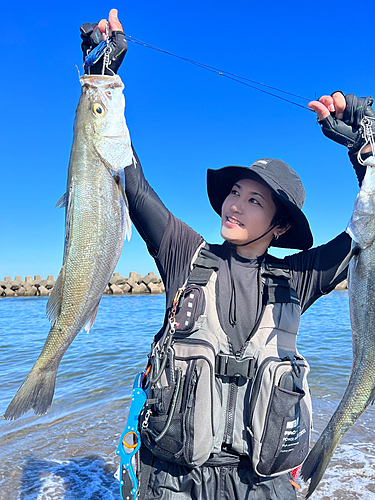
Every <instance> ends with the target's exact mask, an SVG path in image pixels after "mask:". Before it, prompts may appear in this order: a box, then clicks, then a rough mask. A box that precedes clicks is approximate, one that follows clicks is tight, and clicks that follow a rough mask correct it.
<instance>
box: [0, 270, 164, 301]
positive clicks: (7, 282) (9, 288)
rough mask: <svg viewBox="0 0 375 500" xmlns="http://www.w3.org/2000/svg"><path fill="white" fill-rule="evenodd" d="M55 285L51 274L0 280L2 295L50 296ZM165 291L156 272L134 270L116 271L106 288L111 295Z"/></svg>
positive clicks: (0, 293) (7, 277)
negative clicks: (123, 274)
mask: <svg viewBox="0 0 375 500" xmlns="http://www.w3.org/2000/svg"><path fill="white" fill-rule="evenodd" d="M54 286H55V278H54V276H53V275H51V274H50V275H48V276H47V278H46V279H42V278H41V276H40V275H39V274H38V275H36V276H34V278H33V277H32V276H26V277H25V279H24V280H23V279H22V277H21V276H16V277H15V278H14V280H12V279H11V277H10V276H5V277H4V280H3V281H0V297H48V296H49V295H51V292H52V290H53V287H54ZM164 292H165V288H164V284H163V282H162V280H161V279H160V278H159V277H158V276H156V274H154V273H153V272H150V273H148V274H146V276H143V277H142V275H141V274H139V273H136V272H134V271H132V272H130V273H129V277H128V278H125V277H124V276H122V275H121V274H120V273H118V272H116V273H114V274H113V276H112V278H111V279H110V280H109V283H108V285H107V286H106V288H105V290H104V293H105V294H110V295H122V294H128V293H131V294H138V295H139V294H144V293H150V294H158V293H164Z"/></svg>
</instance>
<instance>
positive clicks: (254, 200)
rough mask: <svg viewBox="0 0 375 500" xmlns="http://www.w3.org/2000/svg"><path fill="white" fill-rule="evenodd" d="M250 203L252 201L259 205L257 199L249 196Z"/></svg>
mask: <svg viewBox="0 0 375 500" xmlns="http://www.w3.org/2000/svg"><path fill="white" fill-rule="evenodd" d="M249 201H250V203H253V204H254V205H260V203H259V201H258V200H256V199H255V198H250V200H249Z"/></svg>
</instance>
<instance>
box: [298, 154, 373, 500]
mask: <svg viewBox="0 0 375 500" xmlns="http://www.w3.org/2000/svg"><path fill="white" fill-rule="evenodd" d="M366 163H367V170H366V175H365V178H364V180H363V183H362V186H361V190H360V192H359V194H358V196H357V198H356V201H355V204H354V210H353V215H352V217H351V219H350V222H349V224H348V228H347V232H348V233H349V234H350V236H351V237H352V239H353V243H352V258H351V260H350V264H349V280H348V289H349V308H350V321H351V327H352V344H353V364H352V371H351V375H350V379H349V382H348V386H347V388H346V390H345V393H344V395H343V397H342V399H341V401H340V404H339V406H338V407H337V409H336V411H335V413H334V414H333V416H332V418H331V420H330V421H329V423H328V424H327V426H326V428H325V429H324V431H323V432H322V434H321V436H320V437H319V439H318V441H317V443H316V444H315V446H314V447H313V449H312V450H311V452H310V454H309V455H308V457H307V458H306V460H305V462H304V464H303V466H302V469H301V476H302V478H303V479H304V480H305V481H307V480H309V479H311V482H310V485H309V489H308V493H307V496H306V498H309V497H310V496H311V494H312V493H313V492H314V490H315V488H316V487H317V485H318V484H319V482H320V480H321V478H322V476H323V474H324V472H325V470H326V468H327V466H328V464H329V461H330V460H331V458H332V455H333V453H334V451H335V449H336V447H337V445H338V444H339V443H340V441H341V439H342V438H343V436H344V435H345V434H346V432H347V431H348V430H349V429H350V428H351V427H352V425H353V424H354V423H355V422H356V421H357V420H358V418H359V417H360V416H361V415H362V413H363V412H364V411H365V409H366V408H367V406H368V405H369V404H371V403H373V402H374V398H375V301H374V300H373V294H374V290H375V244H374V240H375V158H374V157H370V158H368V160H366Z"/></svg>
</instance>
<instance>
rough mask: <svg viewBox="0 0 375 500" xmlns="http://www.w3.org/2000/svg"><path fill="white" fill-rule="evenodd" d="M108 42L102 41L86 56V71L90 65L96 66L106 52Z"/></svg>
mask: <svg viewBox="0 0 375 500" xmlns="http://www.w3.org/2000/svg"><path fill="white" fill-rule="evenodd" d="M107 45H108V44H107V42H106V40H103V41H102V42H100V43H99V45H97V46H96V47H95V49H93V50H92V51H91V52H90V53H89V54H88V55H87V56H86V57H85V62H84V67H85V72H86V71H87V70H88V69H89V67H90V66H94V64H95V63H96V62H98V61H99V59H100V58H101V57H102V55H103V54H104V52H105V50H106V48H107Z"/></svg>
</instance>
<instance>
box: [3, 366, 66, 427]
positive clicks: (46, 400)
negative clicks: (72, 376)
mask: <svg viewBox="0 0 375 500" xmlns="http://www.w3.org/2000/svg"><path fill="white" fill-rule="evenodd" d="M56 373H57V370H43V371H42V370H40V369H36V370H35V369H33V370H31V372H30V373H29V375H28V376H27V378H26V379H25V381H24V382H23V384H22V385H21V387H20V388H19V389H18V391H17V394H16V395H15V396H14V398H13V399H12V401H11V402H10V404H9V406H8V408H7V409H6V411H5V413H4V416H3V418H4V419H5V420H16V419H17V418H19V417H20V416H21V415H23V414H24V413H26V412H27V411H28V410H30V409H33V410H34V413H35V414H36V415H44V414H45V413H47V410H48V408H49V407H50V406H51V404H52V399H53V394H54V392H55V383H56Z"/></svg>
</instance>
